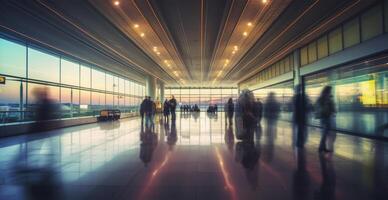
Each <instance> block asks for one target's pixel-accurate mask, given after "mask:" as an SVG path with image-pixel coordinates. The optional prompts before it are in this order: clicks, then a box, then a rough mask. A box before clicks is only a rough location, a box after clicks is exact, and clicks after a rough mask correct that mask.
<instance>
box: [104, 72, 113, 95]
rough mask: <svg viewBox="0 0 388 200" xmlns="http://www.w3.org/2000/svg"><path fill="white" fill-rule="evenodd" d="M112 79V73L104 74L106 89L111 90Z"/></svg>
mask: <svg viewBox="0 0 388 200" xmlns="http://www.w3.org/2000/svg"><path fill="white" fill-rule="evenodd" d="M113 86H114V80H113V75H112V74H106V91H109V92H113Z"/></svg>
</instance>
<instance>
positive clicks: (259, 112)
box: [254, 98, 263, 126]
mask: <svg viewBox="0 0 388 200" xmlns="http://www.w3.org/2000/svg"><path fill="white" fill-rule="evenodd" d="M254 114H255V118H256V124H258V125H259V126H261V125H260V122H261V118H262V117H263V103H261V101H260V99H259V98H257V99H256V102H255V109H254Z"/></svg>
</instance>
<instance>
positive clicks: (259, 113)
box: [224, 85, 336, 152]
mask: <svg viewBox="0 0 388 200" xmlns="http://www.w3.org/2000/svg"><path fill="white" fill-rule="evenodd" d="M290 104H291V107H292V123H293V132H294V134H293V137H294V140H293V141H294V145H295V146H296V147H298V148H303V147H304V145H305V143H306V141H307V128H306V126H307V120H308V118H309V117H311V116H314V117H315V118H316V119H319V120H320V122H321V126H322V137H321V141H320V144H319V149H318V150H319V152H331V151H333V143H334V140H335V134H331V129H332V121H333V117H334V115H335V113H336V110H335V105H334V101H333V96H332V88H331V86H326V87H324V88H323V90H322V92H321V94H320V96H319V98H318V100H317V101H316V102H315V103H312V102H311V101H310V100H309V98H308V97H307V95H306V93H305V91H304V89H303V87H301V86H300V85H298V86H296V87H295V93H294V96H293V98H292V101H291V103H290ZM224 111H225V116H226V118H227V120H225V122H226V123H229V124H230V125H231V124H232V123H233V117H234V121H235V123H236V124H235V126H236V131H237V132H236V138H237V139H239V140H243V141H253V137H254V132H255V131H256V130H258V129H259V128H261V121H262V118H265V120H266V124H267V126H266V127H267V133H268V134H276V127H277V122H278V118H279V115H280V114H281V104H280V103H279V102H278V101H277V100H276V95H275V93H273V92H270V93H268V96H267V97H266V99H265V102H262V101H261V99H259V98H255V96H254V94H253V92H251V91H249V90H243V91H241V93H240V96H239V97H238V99H237V100H236V102H235V103H234V102H233V99H231V98H230V99H229V100H228V102H227V103H226V104H225V106H224ZM312 112H313V113H314V115H310V113H312ZM330 136H332V137H330ZM329 137H330V139H329Z"/></svg>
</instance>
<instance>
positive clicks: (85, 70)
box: [80, 65, 91, 88]
mask: <svg viewBox="0 0 388 200" xmlns="http://www.w3.org/2000/svg"><path fill="white" fill-rule="evenodd" d="M90 77H91V70H90V68H89V67H86V66H83V65H81V80H80V82H81V83H80V85H81V87H86V88H90V86H91V81H90Z"/></svg>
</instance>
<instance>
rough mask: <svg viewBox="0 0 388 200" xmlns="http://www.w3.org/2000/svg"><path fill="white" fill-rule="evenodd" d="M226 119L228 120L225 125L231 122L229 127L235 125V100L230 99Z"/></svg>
mask: <svg viewBox="0 0 388 200" xmlns="http://www.w3.org/2000/svg"><path fill="white" fill-rule="evenodd" d="M224 110H225V117H227V119H228V120H225V124H226V123H227V121H229V125H232V124H233V121H232V119H233V115H234V103H233V99H232V98H229V100H228V102H227V103H226V104H225V108H224Z"/></svg>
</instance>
